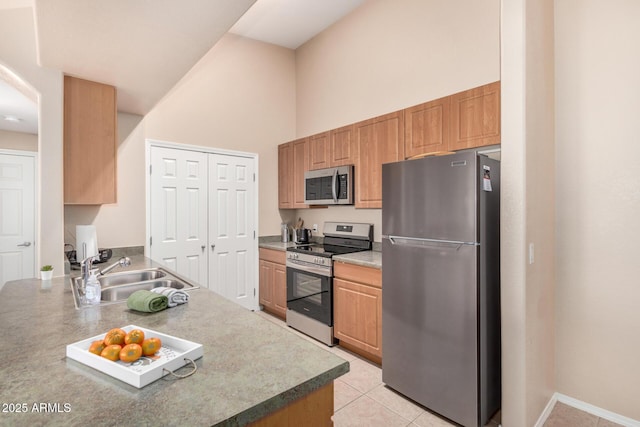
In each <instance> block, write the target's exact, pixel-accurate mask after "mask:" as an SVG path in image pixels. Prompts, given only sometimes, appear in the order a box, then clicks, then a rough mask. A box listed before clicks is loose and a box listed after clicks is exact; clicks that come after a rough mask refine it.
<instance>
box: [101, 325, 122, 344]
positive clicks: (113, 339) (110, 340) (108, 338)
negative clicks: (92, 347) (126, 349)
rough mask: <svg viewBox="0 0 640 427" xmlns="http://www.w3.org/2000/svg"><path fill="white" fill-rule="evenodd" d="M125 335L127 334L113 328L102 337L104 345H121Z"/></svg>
mask: <svg viewBox="0 0 640 427" xmlns="http://www.w3.org/2000/svg"><path fill="white" fill-rule="evenodd" d="M126 335H127V333H126V332H125V331H123V330H122V329H120V328H113V329H111V330H110V331H109V332H107V335H105V336H104V345H113V344H117V345H123V344H124V337H125V336H126Z"/></svg>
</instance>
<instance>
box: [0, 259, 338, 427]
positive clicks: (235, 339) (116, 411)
mask: <svg viewBox="0 0 640 427" xmlns="http://www.w3.org/2000/svg"><path fill="white" fill-rule="evenodd" d="M132 261H133V263H132V266H131V267H129V268H128V269H137V268H145V267H149V266H153V265H155V264H154V263H153V261H151V260H149V259H147V258H145V257H143V256H137V257H132ZM115 271H118V270H117V269H116V270H115ZM69 286H70V278H69V276H64V277H58V278H54V279H53V280H52V281H50V282H43V281H40V280H38V279H28V280H19V281H12V282H8V283H7V284H5V286H4V287H3V289H2V290H1V291H0V325H2V328H0V329H1V330H0V342H2V344H3V345H2V346H1V347H0V360H1V362H0V378H2V389H1V391H0V405H2V410H3V413H2V414H1V415H0V420H1V423H2V424H8V425H25V424H29V425H44V424H47V425H65V426H66V425H78V424H86V425H95V424H109V425H124V424H133V425H149V424H154V425H186V424H188V425H203V426H204V425H206V426H209V425H244V424H246V423H248V422H251V421H254V420H257V419H259V418H261V417H262V416H264V415H267V414H269V413H272V412H274V411H275V410H277V409H279V408H281V407H284V406H286V405H288V404H290V403H291V402H293V401H294V400H296V399H297V398H299V397H302V396H305V395H307V394H309V393H310V392H312V391H315V390H317V389H319V388H320V387H322V386H324V385H326V384H329V383H330V382H331V381H333V380H334V379H335V378H337V377H339V376H341V375H343V374H345V373H346V372H348V371H349V364H348V362H346V361H345V360H343V359H341V358H340V357H338V356H336V355H334V354H333V353H331V352H330V351H328V350H325V349H322V348H320V347H318V346H317V345H315V344H313V343H311V342H308V341H307V340H305V339H303V338H300V337H299V336H297V335H296V334H294V333H292V332H290V331H288V330H287V329H284V328H282V327H280V326H277V325H275V324H273V323H271V322H269V321H268V320H265V319H263V318H262V317H260V316H259V315H258V314H256V313H253V312H251V311H248V310H246V309H243V308H242V307H240V306H238V305H236V304H235V303H232V302H230V301H227V300H226V299H224V298H223V297H221V296H219V295H217V294H215V293H213V292H211V291H209V290H208V289H196V290H193V291H191V292H190V295H191V298H190V301H189V303H187V304H183V305H180V306H177V307H175V308H170V309H167V310H164V311H161V312H158V313H152V314H148V313H137V312H134V311H130V310H128V309H127V306H126V303H122V304H113V305H105V306H101V307H89V308H82V309H80V310H76V309H75V307H74V303H73V296H72V294H71V290H70V287H69ZM129 324H134V325H138V326H141V327H145V328H149V329H153V330H156V331H158V332H162V333H166V334H169V335H173V336H176V337H179V338H183V339H186V340H190V341H194V342H198V343H201V344H202V345H203V347H204V356H203V357H202V358H201V359H198V360H197V361H196V364H197V367H198V370H197V372H196V373H195V374H194V375H192V376H190V377H187V378H184V379H180V380H177V379H174V378H173V377H171V376H167V377H164V378H163V379H160V380H158V381H156V382H154V383H151V384H149V385H148V386H146V387H143V388H141V389H138V388H135V387H133V386H130V385H128V384H126V383H123V382H121V381H119V380H116V379H115V378H112V377H110V376H108V375H106V374H102V373H100V372H98V371H96V370H94V369H92V368H89V367H87V366H85V365H83V364H81V363H78V362H76V361H74V360H71V359H67V358H66V357H65V351H66V345H67V344H70V343H74V342H76V341H79V340H82V339H86V338H88V337H91V336H94V335H98V334H101V333H104V332H107V331H108V330H109V329H111V328H114V327H122V326H126V325H129ZM190 369H191V368H190V367H189V366H185V367H183V368H181V369H180V370H178V371H177V372H176V373H178V374H184V373H186V372H189V370H190ZM22 404H26V405H25V406H24V408H25V409H26V412H17V409H16V408H18V409H19V408H22V407H23V406H22ZM42 404H45V405H44V406H42ZM47 404H48V405H47ZM16 405H20V406H16ZM38 408H44V410H43V411H41V412H38V411H36V409H38Z"/></svg>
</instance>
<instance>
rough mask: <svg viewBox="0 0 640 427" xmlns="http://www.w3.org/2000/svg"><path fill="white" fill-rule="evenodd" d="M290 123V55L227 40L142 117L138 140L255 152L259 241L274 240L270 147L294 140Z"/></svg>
mask: <svg viewBox="0 0 640 427" xmlns="http://www.w3.org/2000/svg"><path fill="white" fill-rule="evenodd" d="M295 116H296V112H295V56H294V52H293V51H292V50H290V49H286V48H282V47H278V46H275V45H271V44H266V43H261V42H257V41H254V40H250V39H247V38H242V37H238V36H234V35H231V34H228V35H226V36H225V37H224V38H223V39H222V40H220V41H219V42H218V44H217V45H216V46H214V47H213V49H211V51H210V52H209V53H207V55H205V56H204V57H203V59H202V60H201V61H200V62H199V63H198V64H197V65H196V66H195V67H194V69H193V70H191V71H190V72H189V73H188V74H187V75H186V76H185V77H184V78H183V79H182V80H181V81H180V83H179V84H178V85H177V86H176V87H175V88H174V89H173V90H172V91H171V92H170V93H169V94H168V95H167V96H166V97H165V98H164V99H163V100H162V101H161V102H160V103H159V105H158V106H156V107H155V108H154V109H153V111H151V112H150V113H149V114H148V115H147V116H146V117H145V120H144V123H145V128H146V131H145V135H146V137H147V138H151V139H157V140H163V141H171V142H177V143H182V144H192V145H202V146H206V147H215V148H222V149H227V150H237V151H244V152H251V153H257V154H258V156H259V157H258V158H259V165H258V168H259V180H260V182H259V205H260V206H259V218H260V225H259V227H260V228H259V235H261V236H264V235H275V234H279V232H280V231H279V227H280V222H281V217H280V214H279V212H278V169H277V165H278V150H277V145H278V144H281V143H283V142H286V141H288V140H291V139H293V138H294V137H295Z"/></svg>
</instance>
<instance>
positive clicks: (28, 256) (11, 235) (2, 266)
mask: <svg viewBox="0 0 640 427" xmlns="http://www.w3.org/2000/svg"><path fill="white" fill-rule="evenodd" d="M35 182H36V179H35V156H34V155H33V154H26V155H21V154H5V153H0V288H1V287H2V286H3V285H4V283H5V282H8V281H10V280H19V279H28V278H32V277H35V234H36V233H35V207H36V204H35V194H36V192H35ZM45 261H46V260H45Z"/></svg>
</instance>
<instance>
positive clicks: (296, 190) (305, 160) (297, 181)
mask: <svg viewBox="0 0 640 427" xmlns="http://www.w3.org/2000/svg"><path fill="white" fill-rule="evenodd" d="M291 144H292V145H293V207H294V208H296V209H300V208H307V207H309V206H308V205H305V204H304V173H305V172H306V171H308V170H309V141H308V140H307V139H306V138H304V139H299V140H297V141H293V142H292V143H291Z"/></svg>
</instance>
